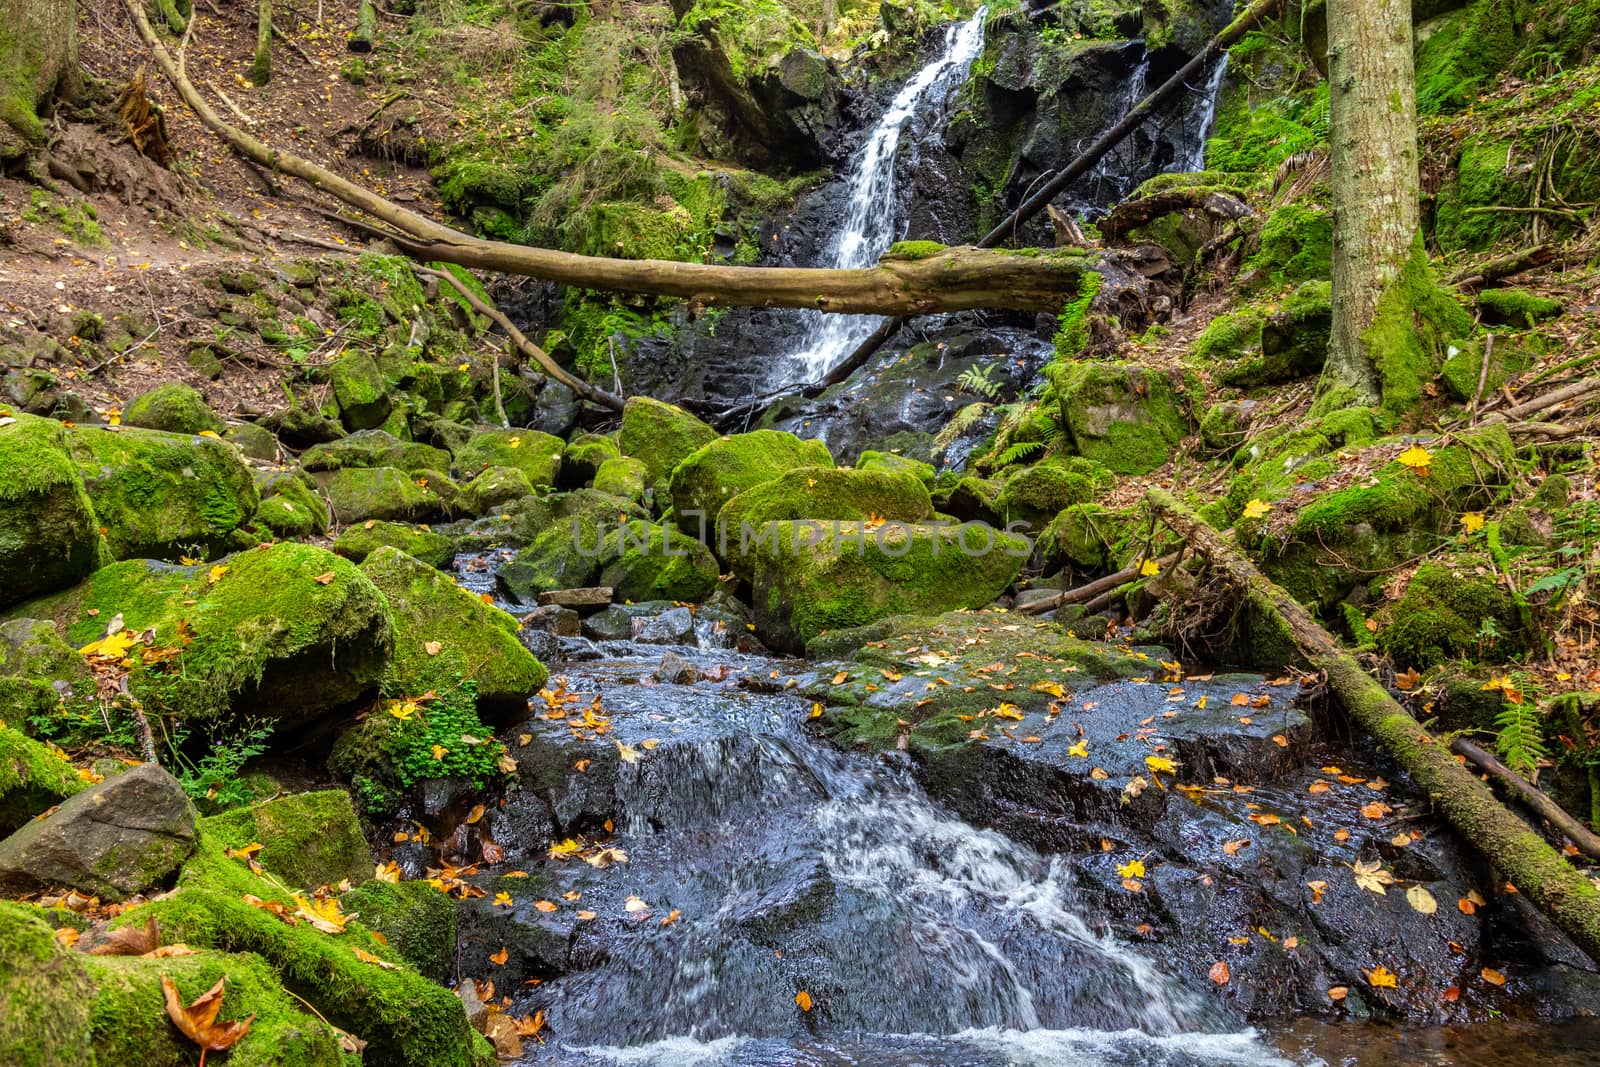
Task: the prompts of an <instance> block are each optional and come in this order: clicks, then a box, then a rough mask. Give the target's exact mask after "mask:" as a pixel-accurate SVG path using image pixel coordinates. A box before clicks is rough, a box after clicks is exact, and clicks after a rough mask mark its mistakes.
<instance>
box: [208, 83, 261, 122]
mask: <svg viewBox="0 0 1600 1067" xmlns="http://www.w3.org/2000/svg"><path fill="white" fill-rule="evenodd" d="M210 84H211V91H212V92H214V93H216V94H217V95H218V96H220V97H222V102H223V103H224V104H227V105H228V110H230V111H232V112H233V113H234V114H235V115H237V116H239V121H240V122H242V123H244V124H245V125H246V126H254V125H255V124H256V120H255V119H253V118H251V117H250V116H249V115H246V114H245V113H244V112H243V111H241V110H239V105H238V104H235V103H234V102H233V98H232V97H230V96H229V95H228V94H227V93H225V92H223V91H222V86H220V85H218V84H217V83H216V82H211V83H210Z"/></svg>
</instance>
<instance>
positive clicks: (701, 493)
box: [671, 430, 833, 534]
mask: <svg viewBox="0 0 1600 1067" xmlns="http://www.w3.org/2000/svg"><path fill="white" fill-rule="evenodd" d="M832 466H833V456H831V455H829V453H828V447H827V446H826V445H824V444H823V443H822V442H821V441H802V440H801V439H800V438H798V437H796V436H794V435H793V434H789V433H783V432H782V431H779V430H753V431H751V432H750V433H741V434H735V435H734V436H732V437H719V438H718V439H717V440H715V441H712V442H710V443H708V444H705V445H702V446H701V447H700V448H698V449H696V450H695V451H694V452H692V453H690V454H689V455H688V456H687V457H685V458H684V460H683V462H681V463H679V464H678V465H677V466H676V467H674V468H673V470H672V483H671V492H672V507H673V510H674V511H675V512H676V514H677V519H678V525H679V527H680V528H681V529H683V530H684V531H685V532H686V533H691V534H693V533H696V532H698V531H699V529H700V527H701V525H702V524H704V525H705V526H708V527H709V526H710V525H711V524H712V523H713V522H714V521H716V516H717V513H718V512H719V511H721V510H722V506H723V505H724V504H726V503H727V502H728V501H730V500H732V499H733V497H734V496H735V495H736V494H738V493H742V492H744V491H745V490H746V489H753V488H755V487H756V486H758V485H760V484H761V483H762V482H770V481H771V480H772V479H774V478H776V477H778V476H779V475H781V474H783V473H785V472H786V471H791V470H793V469H795V468H796V467H832Z"/></svg>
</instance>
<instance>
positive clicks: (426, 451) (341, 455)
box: [300, 430, 452, 472]
mask: <svg viewBox="0 0 1600 1067" xmlns="http://www.w3.org/2000/svg"><path fill="white" fill-rule="evenodd" d="M451 462H452V461H451V459H450V453H449V452H447V451H445V450H444V449H442V448H434V447H433V446H432V445H425V444H420V443H418V442H416V441H402V440H400V438H398V437H396V436H395V435H394V434H392V433H388V432H387V431H384V430H362V431H360V432H358V433H353V434H351V435H350V436H348V437H341V438H340V439H339V440H337V441H328V442H325V443H323V444H320V445H313V446H311V447H310V448H308V449H306V450H305V453H304V454H303V455H301V457H300V466H301V467H303V468H305V469H306V470H308V471H336V470H340V469H342V468H344V467H394V468H395V469H397V470H403V471H408V472H409V471H420V470H436V471H447V470H449V469H450V464H451Z"/></svg>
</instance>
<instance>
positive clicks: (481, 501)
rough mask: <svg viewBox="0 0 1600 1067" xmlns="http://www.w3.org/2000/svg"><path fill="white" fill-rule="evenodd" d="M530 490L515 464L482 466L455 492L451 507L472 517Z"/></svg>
mask: <svg viewBox="0 0 1600 1067" xmlns="http://www.w3.org/2000/svg"><path fill="white" fill-rule="evenodd" d="M533 491H534V490H533V485H532V483H530V482H529V481H528V476H527V475H526V474H523V473H522V472H521V471H520V470H518V469H517V468H515V467H486V468H484V470H483V471H482V472H481V473H480V474H479V475H478V476H477V477H475V478H473V479H472V481H470V482H468V483H467V484H466V485H464V486H462V487H461V490H460V491H459V492H458V493H456V497H455V505H454V506H455V511H456V513H457V514H458V515H469V516H472V517H473V518H476V517H478V516H480V515H487V514H489V513H490V512H491V511H498V510H499V509H500V508H501V507H502V506H504V505H506V504H509V503H511V502H512V501H513V500H520V499H522V498H523V497H525V496H528V495H529V494H531V493H532V492H533Z"/></svg>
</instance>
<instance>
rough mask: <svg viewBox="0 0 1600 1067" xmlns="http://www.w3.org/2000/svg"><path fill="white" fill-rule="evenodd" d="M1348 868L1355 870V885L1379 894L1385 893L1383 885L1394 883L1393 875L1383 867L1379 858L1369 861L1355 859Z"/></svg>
mask: <svg viewBox="0 0 1600 1067" xmlns="http://www.w3.org/2000/svg"><path fill="white" fill-rule="evenodd" d="M1350 869H1351V870H1353V871H1355V872H1356V885H1358V886H1360V887H1361V888H1362V889H1365V890H1367V891H1368V892H1372V893H1376V894H1378V895H1379V896H1384V895H1385V894H1386V893H1387V890H1385V889H1384V886H1389V885H1394V882H1395V878H1394V875H1392V874H1390V873H1389V872H1388V871H1386V870H1384V869H1383V862H1382V861H1381V860H1373V861H1372V862H1371V863H1365V862H1363V861H1361V860H1356V861H1355V863H1353V864H1351V866H1350Z"/></svg>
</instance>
